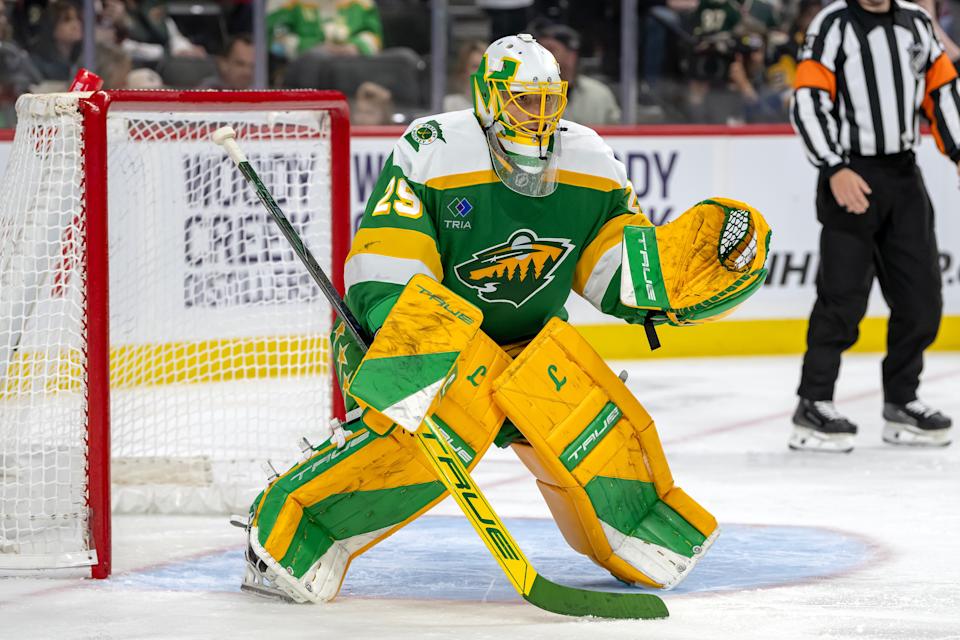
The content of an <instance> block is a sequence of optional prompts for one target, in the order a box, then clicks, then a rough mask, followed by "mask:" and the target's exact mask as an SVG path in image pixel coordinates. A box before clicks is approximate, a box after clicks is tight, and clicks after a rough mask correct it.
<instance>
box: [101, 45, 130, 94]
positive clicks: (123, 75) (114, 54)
mask: <svg viewBox="0 0 960 640" xmlns="http://www.w3.org/2000/svg"><path fill="white" fill-rule="evenodd" d="M96 55H97V75H98V76H100V77H101V78H102V79H103V88H104V89H126V88H127V76H129V75H130V72H131V71H133V62H132V61H131V59H130V54H129V53H127V52H126V51H124V50H123V49H121V48H120V47H118V46H116V45H112V44H107V43H105V42H98V43H97V51H96Z"/></svg>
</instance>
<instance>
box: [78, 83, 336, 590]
mask: <svg viewBox="0 0 960 640" xmlns="http://www.w3.org/2000/svg"><path fill="white" fill-rule="evenodd" d="M78 107H79V110H80V114H81V119H82V129H83V133H82V136H83V148H84V162H83V180H84V193H83V210H84V215H85V217H86V224H85V232H86V238H85V246H86V252H85V257H84V260H85V262H86V264H85V265H84V266H85V270H86V274H87V277H86V283H85V288H86V291H85V294H86V296H85V297H86V319H87V326H86V331H87V336H86V345H87V394H88V395H87V505H88V508H89V510H90V515H89V523H90V535H91V540H92V542H93V548H94V549H95V550H96V553H97V563H96V564H94V565H91V569H90V574H91V577H93V578H96V579H103V578H107V577H108V576H109V575H110V572H111V568H112V548H111V547H112V538H111V512H110V504H111V503H110V499H111V496H110V292H109V282H110V280H109V274H110V271H109V256H108V234H107V231H108V213H109V212H108V204H107V200H108V198H107V190H108V188H109V185H108V176H107V115H108V113H109V111H110V109H111V108H117V109H122V110H123V111H130V112H136V111H167V112H171V113H178V112H187V111H195V110H202V111H206V112H211V113H214V112H222V111H255V110H265V109H268V108H270V107H276V109H278V110H280V109H282V110H285V111H318V110H322V111H326V112H327V113H328V114H329V117H330V186H331V194H330V208H331V211H332V212H333V215H332V216H331V224H332V228H331V240H332V247H331V248H332V254H331V260H332V263H333V264H334V265H337V266H338V267H340V266H342V265H343V263H344V260H345V259H346V256H347V252H348V250H349V243H350V214H349V211H350V121H349V109H348V106H347V100H346V98H345V97H344V95H343V94H341V93H340V92H338V91H321V90H306V89H298V90H291V91H187V90H185V91H179V90H147V91H134V90H118V91H97V92H94V93H92V94H91V95H89V96H88V97H84V98H81V99H80V100H79V104H78ZM210 144H211V145H213V142H211V143H210ZM331 276H332V278H331V279H332V281H333V284H334V286H335V287H336V288H337V290H338V291H340V292H341V294H342V293H343V289H344V284H343V270H342V268H335V269H333V273H332V274H331ZM331 395H332V397H333V408H334V412H335V413H342V399H341V398H340V397H339V394H337V393H335V392H334V393H332V394H331Z"/></svg>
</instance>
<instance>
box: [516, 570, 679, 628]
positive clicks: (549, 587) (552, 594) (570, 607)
mask: <svg viewBox="0 0 960 640" xmlns="http://www.w3.org/2000/svg"><path fill="white" fill-rule="evenodd" d="M524 599H525V600H526V601H527V602H529V603H530V604H532V605H534V606H537V607H539V608H541V609H544V610H545V611H551V612H553V613H559V614H561V615H565V616H595V617H597V618H626V619H631V620H649V619H654V618H666V617H668V616H669V615H670V612H669V611H667V605H666V604H664V602H663V600H661V599H660V597H659V596H656V595H654V594H652V593H607V592H604V591H588V590H586V589H577V588H575V587H566V586H563V585H560V584H557V583H555V582H550V581H549V580H547V579H546V578H544V577H543V576H541V575H537V577H536V579H535V580H534V582H533V587H532V588H531V589H530V593H528V594H527V595H525V596H524Z"/></svg>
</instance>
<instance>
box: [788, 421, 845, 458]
mask: <svg viewBox="0 0 960 640" xmlns="http://www.w3.org/2000/svg"><path fill="white" fill-rule="evenodd" d="M787 446H788V447H790V448H791V449H793V450H794V451H818V452H822V453H850V452H851V451H853V435H852V434H849V433H838V434H824V433H820V432H819V431H816V430H814V429H809V428H807V427H800V426H795V427H794V428H793V435H791V436H790V442H788V443H787Z"/></svg>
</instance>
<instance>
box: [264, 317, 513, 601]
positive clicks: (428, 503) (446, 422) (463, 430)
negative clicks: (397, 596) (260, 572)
mask: <svg viewBox="0 0 960 640" xmlns="http://www.w3.org/2000/svg"><path fill="white" fill-rule="evenodd" d="M509 362H510V359H509V357H508V356H507V355H506V354H505V353H504V352H503V351H502V350H501V349H500V348H499V347H498V346H497V345H496V344H495V343H494V342H493V341H492V340H491V339H490V338H488V337H487V336H486V335H484V334H483V333H480V332H478V333H477V335H476V336H475V337H474V338H473V340H472V341H471V342H470V344H469V345H468V346H467V347H466V348H465V349H464V350H463V351H462V352H461V353H460V355H459V357H458V358H457V361H456V368H457V371H459V372H461V374H460V375H458V376H456V377H455V378H454V379H453V381H452V382H450V383H449V385H448V386H447V387H446V389H445V391H444V395H443V397H442V398H441V399H440V400H439V402H438V403H437V404H436V405H435V407H434V410H433V411H432V415H433V417H434V418H435V419H436V420H437V423H438V425H440V427H441V429H442V430H443V431H444V432H445V434H446V436H447V439H448V441H450V443H451V444H452V445H453V446H454V448H455V449H456V450H457V451H458V453H459V454H460V457H461V459H463V461H464V463H465V465H466V466H467V468H468V469H469V468H473V467H474V466H475V465H476V463H477V461H478V460H479V459H480V457H481V456H482V455H483V453H484V452H486V450H487V448H488V447H489V446H490V444H491V442H492V441H493V437H494V435H495V434H496V433H497V430H498V429H499V427H500V425H501V423H502V422H503V418H504V416H503V412H502V411H501V410H500V409H499V408H498V407H497V406H496V404H495V403H494V402H493V399H492V387H493V381H494V379H495V378H496V377H497V376H498V375H499V374H500V373H502V372H503V371H504V370H505V369H506V367H507V365H508V364H509ZM372 418H373V419H376V421H377V422H378V425H377V426H376V430H374V429H373V428H370V427H368V426H367V425H366V422H367V421H369V420H371V419H372ZM362 421H363V423H364V424H363V425H362V426H359V427H356V426H351V425H347V428H348V429H352V432H351V433H349V434H348V436H347V441H346V444H345V446H344V447H343V448H342V449H338V448H337V447H336V446H335V445H327V446H325V447H323V448H321V449H320V450H318V451H317V452H316V453H315V454H314V455H313V456H312V457H311V458H310V459H308V460H306V461H305V462H302V463H300V464H298V465H296V466H295V467H293V468H292V469H290V470H289V471H287V472H286V473H285V474H283V475H282V476H280V477H279V478H277V479H276V480H275V481H274V482H273V483H272V484H271V485H270V486H269V487H268V488H267V489H266V491H265V492H264V493H263V494H262V495H261V497H260V498H258V499H257V501H256V502H255V503H254V505H253V507H252V511H251V515H252V520H251V528H250V550H251V552H252V553H254V554H255V555H256V556H257V558H259V559H260V560H262V561H263V563H264V564H265V565H266V566H267V567H268V571H267V574H268V575H267V577H268V578H269V579H270V580H271V581H272V582H273V583H274V585H275V586H276V587H277V588H279V589H280V590H282V591H283V592H284V593H286V594H287V595H289V596H290V597H291V598H292V599H294V600H295V601H298V602H323V601H327V600H331V599H332V598H333V597H334V596H336V594H337V592H338V591H339V590H340V586H341V584H342V582H343V578H344V575H345V574H346V571H347V569H348V568H349V565H350V562H351V561H352V560H353V559H354V558H355V557H357V556H358V555H360V554H361V553H363V552H364V551H366V550H367V549H369V548H371V547H373V546H374V545H376V544H377V543H379V542H380V541H381V540H383V539H384V538H386V537H388V536H390V535H391V534H393V533H394V532H396V531H398V530H399V529H401V528H402V527H404V526H405V525H407V524H408V523H410V522H412V521H413V520H414V519H416V518H417V517H418V516H420V515H421V514H422V513H424V512H426V511H427V510H428V509H430V508H431V507H432V506H433V505H434V504H436V503H437V502H439V501H440V500H441V499H442V498H443V497H444V496H445V495H446V492H445V490H444V489H443V485H441V484H440V483H439V482H438V481H436V479H435V477H434V474H433V471H432V469H431V468H430V467H429V466H428V463H427V461H426V460H424V459H423V458H422V455H423V454H422V453H421V452H420V451H419V449H418V448H416V447H415V446H412V444H411V440H410V436H409V434H407V433H406V432H405V431H403V430H401V429H398V428H396V427H394V428H389V429H387V430H386V432H385V433H383V435H380V434H378V431H383V424H382V422H383V416H382V415H381V414H378V413H376V412H374V411H372V410H368V411H367V412H366V414H365V415H364V417H363V418H362ZM353 424H354V425H356V423H353ZM371 426H372V425H371Z"/></svg>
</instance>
